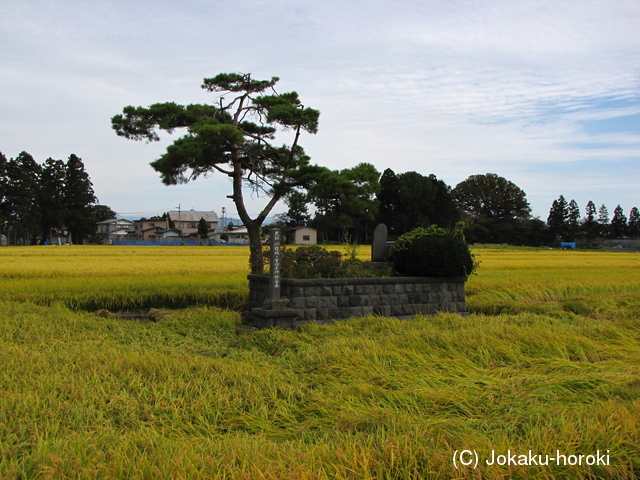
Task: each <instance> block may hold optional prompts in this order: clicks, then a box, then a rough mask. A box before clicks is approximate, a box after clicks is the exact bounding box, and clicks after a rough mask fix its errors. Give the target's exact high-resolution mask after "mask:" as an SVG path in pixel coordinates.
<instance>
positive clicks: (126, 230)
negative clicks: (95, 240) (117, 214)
mask: <svg viewBox="0 0 640 480" xmlns="http://www.w3.org/2000/svg"><path fill="white" fill-rule="evenodd" d="M134 231H135V230H134V224H133V222H132V221H130V220H126V219H124V218H112V219H110V220H104V221H102V222H98V223H97V230H96V233H97V234H98V235H100V236H101V237H102V238H104V241H105V243H109V242H112V241H114V240H123V239H126V238H127V236H128V235H130V234H131V233H133V232H134Z"/></svg>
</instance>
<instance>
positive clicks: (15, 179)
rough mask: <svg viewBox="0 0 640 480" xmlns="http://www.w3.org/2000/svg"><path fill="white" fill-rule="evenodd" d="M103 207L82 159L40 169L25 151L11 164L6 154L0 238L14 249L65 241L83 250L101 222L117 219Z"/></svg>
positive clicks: (0, 175)
mask: <svg viewBox="0 0 640 480" xmlns="http://www.w3.org/2000/svg"><path fill="white" fill-rule="evenodd" d="M97 202H98V199H97V198H96V196H95V194H94V191H93V185H92V183H91V179H90V178H89V175H88V173H87V172H86V170H85V168H84V164H83V162H82V159H81V158H79V157H78V156H76V155H74V154H71V155H70V156H69V158H68V159H67V161H66V162H65V161H63V160H56V159H53V158H47V159H46V160H45V161H44V163H42V164H39V163H38V162H36V161H35V160H34V158H33V157H32V156H31V155H30V154H29V153H27V152H24V151H23V152H21V153H20V154H19V155H18V156H17V157H15V158H10V159H9V160H7V158H6V156H5V155H4V154H2V153H1V152H0V234H2V235H4V236H5V237H6V239H7V240H8V242H9V243H12V244H15V245H36V244H38V243H47V242H50V243H54V242H56V241H57V238H58V237H64V238H66V239H67V241H71V243H73V244H82V243H83V242H84V240H85V239H86V238H87V237H88V236H90V235H93V234H95V232H96V222H98V221H102V220H106V219H108V218H113V217H115V212H114V211H113V210H111V209H110V208H109V207H107V206H104V205H98V204H97Z"/></svg>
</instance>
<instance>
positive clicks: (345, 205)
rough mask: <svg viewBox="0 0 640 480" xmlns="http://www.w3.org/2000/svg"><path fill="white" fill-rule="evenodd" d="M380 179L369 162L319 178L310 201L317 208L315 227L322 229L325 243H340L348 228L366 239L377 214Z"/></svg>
mask: <svg viewBox="0 0 640 480" xmlns="http://www.w3.org/2000/svg"><path fill="white" fill-rule="evenodd" d="M379 178H380V173H379V172H378V171H377V170H376V169H375V167H374V166H373V165H371V164H369V163H360V164H358V165H356V166H355V167H352V168H345V169H343V170H338V171H330V170H325V171H324V172H323V173H322V174H320V175H319V176H318V177H317V179H316V183H315V185H314V186H313V187H312V188H310V189H309V198H310V199H311V200H312V201H313V203H314V205H315V208H316V216H315V217H314V220H313V222H312V224H313V225H314V226H316V228H319V229H320V230H321V234H322V235H323V237H324V239H325V240H329V239H331V240H340V237H341V236H342V234H343V231H344V230H345V229H347V230H349V229H353V230H354V231H355V232H356V235H355V236H356V237H358V236H359V235H361V236H365V237H366V235H367V231H368V227H369V225H370V224H371V223H372V222H373V219H374V218H375V216H376V214H377V213H378V201H377V200H376V198H375V194H376V193H377V192H378V191H379V189H380V183H379V181H378V179H379ZM362 239H363V238H355V240H356V241H359V240H362Z"/></svg>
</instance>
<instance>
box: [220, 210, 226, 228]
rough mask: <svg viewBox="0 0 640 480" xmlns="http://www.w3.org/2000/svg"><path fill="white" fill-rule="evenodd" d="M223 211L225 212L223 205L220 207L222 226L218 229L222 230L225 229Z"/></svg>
mask: <svg viewBox="0 0 640 480" xmlns="http://www.w3.org/2000/svg"><path fill="white" fill-rule="evenodd" d="M224 212H226V209H225V208H224V207H222V228H221V229H220V230H222V231H223V232H224V230H225V224H224V223H225V222H224Z"/></svg>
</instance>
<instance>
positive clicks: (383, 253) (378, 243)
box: [371, 223, 387, 262]
mask: <svg viewBox="0 0 640 480" xmlns="http://www.w3.org/2000/svg"><path fill="white" fill-rule="evenodd" d="M371 261H372V262H386V261H387V226H386V225H385V224H384V223H379V224H378V225H376V228H375V230H374V231H373V243H372V244H371Z"/></svg>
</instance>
